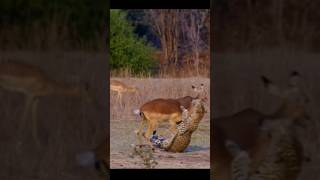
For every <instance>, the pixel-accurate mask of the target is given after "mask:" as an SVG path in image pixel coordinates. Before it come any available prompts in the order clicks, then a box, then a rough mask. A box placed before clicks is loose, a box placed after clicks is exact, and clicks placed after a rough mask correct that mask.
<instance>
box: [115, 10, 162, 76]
mask: <svg viewBox="0 0 320 180" xmlns="http://www.w3.org/2000/svg"><path fill="white" fill-rule="evenodd" d="M126 15H127V14H126V12H125V11H122V10H111V12H110V55H111V56H110V66H111V68H112V69H115V70H116V69H118V70H119V69H130V70H131V71H132V72H133V73H135V74H138V73H151V72H152V69H153V68H154V67H155V65H156V63H155V61H154V59H153V58H152V53H153V51H154V48H153V47H152V46H151V45H149V44H148V43H147V41H146V39H145V38H138V37H137V35H135V34H134V27H133V26H132V25H131V24H130V23H129V22H128V21H127V20H126Z"/></svg>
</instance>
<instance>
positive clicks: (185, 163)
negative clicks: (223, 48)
mask: <svg viewBox="0 0 320 180" xmlns="http://www.w3.org/2000/svg"><path fill="white" fill-rule="evenodd" d="M112 79H117V80H120V81H122V82H124V83H126V84H128V85H131V86H136V87H138V88H139V93H138V94H132V93H126V94H125V95H124V97H123V101H124V106H120V104H119V103H117V102H116V95H115V93H113V92H111V94H110V120H111V124H110V130H111V132H110V136H111V138H110V148H111V149H110V151H111V155H110V159H111V164H110V165H111V168H143V167H141V166H139V165H138V164H139V163H138V164H134V163H133V162H131V160H130V159H129V158H128V154H129V152H130V151H131V147H130V144H133V143H137V142H136V140H137V139H136V135H135V133H134V130H136V129H137V128H138V126H139V125H140V122H141V119H140V118H138V117H136V116H135V115H134V114H133V110H134V109H138V108H139V107H140V106H141V105H142V104H144V103H145V102H147V101H150V100H152V99H156V98H178V97H183V96H187V95H190V96H195V94H194V92H192V88H191V86H192V85H196V86H199V85H200V84H201V83H203V84H204V85H205V87H206V92H207V97H208V102H207V103H206V104H205V108H206V110H207V111H208V113H207V114H206V115H205V117H204V118H203V120H202V122H201V123H200V126H199V129H198V130H197V131H196V132H195V133H194V135H193V136H192V140H191V144H190V148H191V149H190V151H192V152H189V153H182V154H181V155H179V156H177V157H176V158H171V159H170V158H169V159H166V158H165V157H166V156H167V155H163V154H158V155H156V157H157V158H158V159H157V161H159V165H158V166H157V167H156V168H209V161H210V158H209V157H210V154H209V148H210V106H209V105H210V93H209V92H210V90H209V88H210V81H209V79H208V78H201V77H198V78H197V77H193V78H180V79H179V78H112ZM167 129H168V126H167V124H166V123H164V124H162V125H160V127H159V129H158V132H159V133H160V134H161V133H167ZM192 148H193V149H192ZM193 150H194V151H195V152H193ZM169 154H170V153H169ZM159 156H160V158H159ZM199 156H200V157H202V158H200V159H202V160H201V161H198V162H197V159H198V160H199ZM130 162H131V163H130ZM192 162H193V163H192Z"/></svg>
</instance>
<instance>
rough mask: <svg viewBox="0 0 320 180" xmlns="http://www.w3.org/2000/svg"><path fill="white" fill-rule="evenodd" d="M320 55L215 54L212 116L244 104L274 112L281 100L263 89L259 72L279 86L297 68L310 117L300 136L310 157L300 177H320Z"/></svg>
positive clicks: (292, 52) (269, 51)
mask: <svg viewBox="0 0 320 180" xmlns="http://www.w3.org/2000/svg"><path fill="white" fill-rule="evenodd" d="M319 58H320V54H312V53H307V52H297V51H278V50H265V51H263V50H261V51H258V52H253V53H228V54H215V55H214V59H215V61H214V64H213V67H214V71H213V73H212V78H213V82H214V89H213V92H214V99H215V101H214V102H213V103H212V106H213V107H212V108H213V109H214V117H220V116H224V115H229V114H232V113H235V112H238V111H240V110H242V109H244V108H246V107H253V108H256V109H258V110H260V111H262V112H264V113H271V112H274V111H275V110H276V109H277V108H278V107H279V105H280V104H279V103H280V100H279V99H278V98H276V97H273V96H272V95H269V94H268V93H267V92H266V91H265V90H264V89H263V86H262V83H261V81H260V76H261V75H266V76H268V77H270V79H272V80H273V81H274V82H275V83H277V84H279V85H280V86H286V85H287V84H288V78H289V73H290V72H291V71H292V70H296V71H299V72H300V74H301V76H302V77H303V78H304V80H305V86H306V90H307V94H308V96H309V97H310V99H311V102H310V104H309V106H308V107H307V111H308V112H309V114H310V116H311V118H312V121H311V122H309V127H308V129H307V131H305V132H303V133H302V134H301V136H300V137H299V138H300V139H301V141H302V142H303V144H304V148H305V152H306V155H307V156H310V157H311V159H312V160H311V162H310V163H305V164H304V166H303V171H302V173H301V176H300V179H320V173H319V171H318V169H320V156H319V153H318V152H319V150H320V138H319V137H320V133H319V132H320V131H319V130H320V121H319V118H320V114H319V110H318V107H319V106H320V94H319V93H318V92H320V86H319V79H320V74H319V73H318V71H319V67H320V61H319ZM213 138H214V137H213Z"/></svg>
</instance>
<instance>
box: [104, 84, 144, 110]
mask: <svg viewBox="0 0 320 180" xmlns="http://www.w3.org/2000/svg"><path fill="white" fill-rule="evenodd" d="M110 90H111V91H115V92H117V102H119V103H120V105H121V104H123V102H122V93H124V92H138V90H139V89H138V88H136V87H131V86H128V85H126V84H125V83H123V82H120V81H118V80H110Z"/></svg>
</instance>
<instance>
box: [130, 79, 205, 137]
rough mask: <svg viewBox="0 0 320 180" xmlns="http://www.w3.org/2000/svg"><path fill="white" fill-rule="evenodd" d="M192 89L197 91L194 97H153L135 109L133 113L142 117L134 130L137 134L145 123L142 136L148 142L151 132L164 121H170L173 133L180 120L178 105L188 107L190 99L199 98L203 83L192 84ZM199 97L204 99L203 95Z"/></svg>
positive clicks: (180, 112) (139, 133)
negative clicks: (197, 86)
mask: <svg viewBox="0 0 320 180" xmlns="http://www.w3.org/2000/svg"><path fill="white" fill-rule="evenodd" d="M192 89H193V91H196V92H197V96H196V97H191V96H185V97H182V98H178V99H154V100H151V101H149V102H147V103H145V104H143V105H142V106H141V107H140V109H139V110H135V111H134V113H135V114H136V115H139V116H140V117H141V118H142V122H141V124H140V127H139V129H138V130H137V131H136V133H137V135H138V136H139V137H141V135H142V134H141V131H142V130H143V128H144V126H145V124H147V125H148V129H147V131H146V133H145V134H144V137H145V138H146V139H147V142H149V138H150V136H151V134H152V132H153V131H154V130H156V128H157V126H158V124H159V123H160V122H165V121H168V122H169V123H170V130H171V131H172V132H173V133H175V132H176V124H177V123H178V122H180V121H181V114H182V111H181V108H180V106H183V107H185V108H186V109H190V107H191V103H192V100H194V99H198V98H200V97H201V96H202V93H203V91H204V87H203V84H201V86H200V87H199V88H196V87H195V86H192ZM201 98H203V99H205V97H201ZM139 140H140V138H139ZM140 142H141V140H140Z"/></svg>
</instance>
